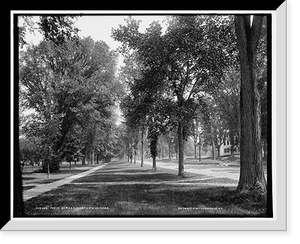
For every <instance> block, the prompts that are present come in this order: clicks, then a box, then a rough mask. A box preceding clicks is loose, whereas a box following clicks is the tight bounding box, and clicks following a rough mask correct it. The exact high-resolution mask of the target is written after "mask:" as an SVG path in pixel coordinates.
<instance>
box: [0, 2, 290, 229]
mask: <svg viewBox="0 0 300 244" xmlns="http://www.w3.org/2000/svg"><path fill="white" fill-rule="evenodd" d="M236 12H237V11H192V13H195V14H207V13H224V14H230V13H231V14H233V13H236ZM22 13H29V14H37V13H38V14H43V13H45V14H46V13H47V14H52V13H53V14H55V13H56V14H57V13H66V14H71V13H72V14H80V13H91V14H103V13H104V14H116V13H117V14H124V15H126V14H162V12H161V11H130V12H129V11H128V12H127V11H119V12H116V11H11V23H13V14H22ZM180 13H191V12H189V11H164V12H163V14H166V15H168V14H180ZM238 13H253V14H254V13H272V27H273V28H272V37H273V38H272V46H273V48H272V58H273V62H272V70H273V72H272V79H273V80H272V94H273V96H272V103H273V107H272V126H273V130H272V133H273V134H272V142H273V144H272V157H273V159H272V177H273V207H274V209H273V210H274V218H13V217H12V215H13V212H12V206H11V221H10V222H8V223H7V224H6V225H5V226H4V227H3V229H2V230H286V229H287V216H286V214H287V204H286V203H287V202H286V201H287V189H286V187H287V185H286V182H287V181H286V180H287V178H286V177H287V174H286V173H287V165H286V162H287V154H286V152H287V149H286V145H287V140H286V128H287V124H286V119H287V116H286V113H287V102H286V94H287V92H286V91H287V90H286V88H287V82H286V78H287V76H286V62H287V60H286V30H287V22H286V21H287V2H286V1H285V2H284V3H283V4H282V5H281V6H280V7H279V8H278V9H277V10H276V12H274V11H238ZM274 37H275V38H274ZM11 40H13V25H12V26H11ZM13 57H14V56H13V43H12V42H11V67H13ZM11 77H12V78H11V94H10V95H11V114H10V117H11V121H13V83H14V82H13V69H11ZM13 139H14V138H13V131H12V129H11V160H13V150H12V148H13ZM279 149H280V150H279ZM12 162H13V161H12ZM277 162H280V163H277ZM12 171H13V170H12V163H11V186H12V185H13V173H12ZM12 203H13V194H12V187H11V204H12Z"/></svg>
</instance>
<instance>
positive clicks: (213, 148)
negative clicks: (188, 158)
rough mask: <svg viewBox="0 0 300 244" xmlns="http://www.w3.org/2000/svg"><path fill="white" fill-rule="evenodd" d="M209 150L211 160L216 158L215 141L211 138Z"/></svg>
mask: <svg viewBox="0 0 300 244" xmlns="http://www.w3.org/2000/svg"><path fill="white" fill-rule="evenodd" d="M211 151H212V156H213V160H216V151H215V143H214V141H213V140H212V143H211Z"/></svg>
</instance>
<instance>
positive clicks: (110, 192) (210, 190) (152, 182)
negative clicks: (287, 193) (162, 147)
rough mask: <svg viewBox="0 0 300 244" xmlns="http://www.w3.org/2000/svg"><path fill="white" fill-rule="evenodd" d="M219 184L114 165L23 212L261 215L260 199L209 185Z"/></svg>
mask: <svg viewBox="0 0 300 244" xmlns="http://www.w3.org/2000/svg"><path fill="white" fill-rule="evenodd" d="M202 181H203V182H206V184H202V183H201V182H202ZM185 182H189V184H185ZM222 182H223V183H228V182H231V181H230V180H229V179H227V178H215V179H209V180H208V179H207V177H206V178H205V175H196V174H195V175H194V174H191V175H188V176H187V177H186V178H181V177H178V176H177V175H176V173H174V172H172V171H170V172H166V171H162V170H159V171H157V172H153V171H151V169H150V168H149V167H144V168H141V167H140V166H138V165H135V166H134V165H130V164H127V163H126V164H125V163H116V162H114V163H110V164H108V165H106V166H105V167H103V168H102V169H100V170H98V171H96V172H94V173H93V174H91V175H88V176H85V177H82V178H80V179H77V180H75V181H73V182H72V183H70V184H67V185H63V186H61V187H59V188H57V189H54V190H51V191H49V192H46V193H44V194H42V195H40V196H37V197H35V198H32V199H30V200H28V201H26V202H25V208H26V214H27V216H49V217H53V216H95V217H101V216H103V217H108V216H115V217H120V216H126V217H128V216H132V217H155V216H157V217H159V216H160V217H168V216H170V217H174V216H194V217H264V216H265V211H266V208H265V203H264V200H263V199H261V198H260V197H259V196H256V195H245V194H240V193H238V192H236V191H235V188H236V187H220V186H216V185H214V183H222ZM207 183H209V184H207Z"/></svg>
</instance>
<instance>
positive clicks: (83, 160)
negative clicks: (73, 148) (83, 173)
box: [82, 155, 85, 165]
mask: <svg viewBox="0 0 300 244" xmlns="http://www.w3.org/2000/svg"><path fill="white" fill-rule="evenodd" d="M84 164H85V155H83V157H82V165H84Z"/></svg>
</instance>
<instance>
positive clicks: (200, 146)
mask: <svg viewBox="0 0 300 244" xmlns="http://www.w3.org/2000/svg"><path fill="white" fill-rule="evenodd" d="M201 151H202V141H201V137H200V134H199V162H201Z"/></svg>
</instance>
